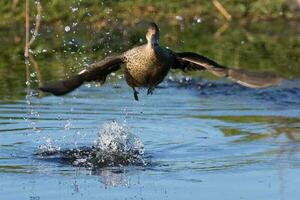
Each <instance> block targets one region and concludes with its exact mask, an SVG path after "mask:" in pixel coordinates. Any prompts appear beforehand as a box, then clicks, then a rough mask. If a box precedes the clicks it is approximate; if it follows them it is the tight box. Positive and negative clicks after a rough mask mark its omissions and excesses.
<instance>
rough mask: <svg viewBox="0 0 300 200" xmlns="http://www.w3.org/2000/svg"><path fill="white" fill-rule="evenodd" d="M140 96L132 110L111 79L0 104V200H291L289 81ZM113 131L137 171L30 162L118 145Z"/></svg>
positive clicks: (294, 92) (189, 85)
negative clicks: (133, 147) (132, 148)
mask: <svg viewBox="0 0 300 200" xmlns="http://www.w3.org/2000/svg"><path fill="white" fill-rule="evenodd" d="M186 80H188V81H186ZM116 85H117V86H118V87H116ZM141 93H142V94H141V98H140V99H141V101H140V102H135V101H134V100H133V97H132V93H131V89H130V88H128V86H127V85H126V84H125V83H124V81H123V80H120V81H117V82H111V83H108V84H106V85H105V86H104V87H96V86H91V87H87V86H83V87H81V88H80V89H79V90H76V91H75V92H73V93H72V94H70V95H67V96H65V97H63V98H59V97H53V96H47V97H43V98H39V97H31V98H30V102H31V104H30V105H29V104H28V103H26V101H25V100H19V101H14V102H2V103H1V107H0V112H1V115H0V123H1V134H0V141H1V142H0V146H1V151H0V161H1V162H0V163H1V164H0V177H1V181H0V190H1V193H0V194H1V196H2V197H1V198H4V199H19V198H21V197H22V198H23V199H52V198H60V199H88V198H103V199H183V198H189V199H199V197H201V198H204V199H220V198H222V199H253V198H259V199H270V198H271V199H297V195H298V194H299V191H298V190H297V188H298V185H299V180H300V179H299V177H298V173H299V164H300V151H299V150H300V146H299V142H300V135H299V129H300V127H299V125H300V116H299V113H300V112H299V105H300V98H299V97H300V92H299V81H297V80H294V81H285V82H283V84H282V85H280V86H278V87H274V88H268V89H263V90H251V89H246V88H244V87H241V86H238V85H236V84H233V83H230V82H223V81H219V82H214V83H208V82H207V81H204V80H201V79H197V78H196V79H192V80H190V79H184V80H173V79H172V80H169V81H166V82H165V83H164V84H162V86H161V88H159V89H157V90H155V93H154V95H152V96H147V95H145V93H146V91H142V92H141ZM87 96H88V97H89V98H87ZM170 97H171V98H170ZM28 110H31V112H32V113H35V114H34V115H30V116H29V117H28ZM24 118H26V119H24ZM113 121H116V122H113ZM32 124H34V128H33V126H32ZM103 124H104V126H103ZM105 124H106V125H105ZM122 131H123V136H124V135H125V137H129V136H131V134H134V135H135V136H134V138H135V139H136V140H139V141H140V142H141V143H142V144H143V145H144V147H143V145H140V146H139V147H138V149H141V150H143V152H144V154H145V155H143V156H145V159H147V162H148V163H147V164H146V165H136V164H135V163H133V164H129V165H114V166H106V167H99V168H94V169H92V168H89V167H87V168H85V167H78V166H74V165H72V164H70V163H66V162H61V161H62V156H61V155H58V156H55V157H52V158H51V157H47V156H44V157H41V156H39V155H37V154H36V153H37V152H39V150H41V145H45V146H44V148H45V149H47V150H52V151H54V152H55V151H59V150H62V149H65V150H66V149H74V148H75V149H76V148H77V149H80V148H81V147H90V148H91V147H93V146H95V145H96V146H97V144H98V145H99V144H100V143H101V141H102V146H103V141H114V142H116V144H123V143H124V141H125V140H124V139H123V140H120V138H122V137H121V136H120V133H121V132H122ZM98 132H100V133H99V134H100V135H98ZM116 132H117V133H119V135H118V136H115V135H114V134H111V133H116ZM103 134H104V136H103ZM121 135H122V134H121ZM112 136H113V137H115V138H118V139H115V138H114V139H111V138H112ZM105 137H106V139H105ZM103 138H104V139H103ZM107 138H110V139H107ZM95 142H96V143H95ZM128 144H132V143H128ZM106 148H107V145H106ZM108 149H116V148H108ZM146 157H147V158H146ZM216 191H218V192H216Z"/></svg>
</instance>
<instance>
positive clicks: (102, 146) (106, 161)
mask: <svg viewBox="0 0 300 200" xmlns="http://www.w3.org/2000/svg"><path fill="white" fill-rule="evenodd" d="M94 143H95V145H94V146H92V147H78V148H74V149H66V150H60V149H59V148H56V149H54V148H53V145H52V146H51V145H41V146H40V148H39V151H38V154H39V155H42V156H44V158H47V156H53V155H58V156H59V157H60V158H61V160H62V161H64V162H67V163H70V164H72V165H74V166H80V167H87V168H93V169H97V168H102V167H115V166H118V167H119V166H125V165H138V166H145V165H147V163H148V161H147V159H146V158H145V157H144V144H143V142H142V141H141V140H140V139H139V138H138V137H137V136H135V135H133V134H132V133H130V130H129V128H128V127H126V126H121V125H119V124H118V123H117V122H110V123H105V124H104V125H103V126H102V128H101V129H100V130H99V132H98V137H97V139H96V140H95V141H94ZM45 155H46V156H45Z"/></svg>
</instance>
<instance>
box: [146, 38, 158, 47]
mask: <svg viewBox="0 0 300 200" xmlns="http://www.w3.org/2000/svg"><path fill="white" fill-rule="evenodd" d="M147 46H148V47H150V48H154V47H156V46H158V39H157V37H155V36H152V37H151V38H149V40H148V42H147Z"/></svg>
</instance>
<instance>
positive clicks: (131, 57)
mask: <svg viewBox="0 0 300 200" xmlns="http://www.w3.org/2000/svg"><path fill="white" fill-rule="evenodd" d="M146 38H147V43H146V44H144V45H141V46H138V47H134V48H132V49H130V50H128V51H126V52H124V53H122V54H120V55H116V56H110V57H107V58H105V59H104V60H102V61H100V62H96V63H93V64H91V65H90V66H89V67H87V68H86V69H85V70H83V71H81V72H79V73H78V74H77V75H74V76H72V77H70V78H69V79H66V80H60V81H55V82H52V83H49V84H48V85H46V86H44V87H41V88H39V89H40V90H42V91H44V92H50V93H52V94H54V95H64V94H66V93H68V92H71V91H72V90H74V89H76V88H77V87H79V86H80V85H81V84H83V83H84V82H89V81H98V82H101V83H104V82H105V79H106V77H107V75H109V74H110V73H112V72H114V71H117V70H119V69H120V68H123V71H124V74H125V79H126V81H127V83H128V85H129V86H130V87H132V88H133V91H134V98H135V100H138V92H137V91H136V87H146V88H148V94H152V92H153V90H154V88H155V87H156V86H157V85H158V84H159V83H161V82H162V81H163V80H164V78H165V76H166V75H167V73H168V72H169V71H170V69H172V68H173V69H176V68H179V69H181V70H183V71H189V70H207V71H208V72H211V73H213V74H214V75H216V76H220V77H226V78H229V79H230V80H233V81H235V82H237V83H239V84H241V85H244V86H247V87H252V88H261V87H269V86H272V85H274V84H277V83H279V81H280V79H279V78H277V77H275V76H274V75H271V74H269V73H254V72H247V71H242V70H239V69H233V68H228V67H225V66H223V65H220V64H218V63H216V62H214V61H213V60H210V59H209V58H206V57H204V56H201V55H199V54H196V53H193V52H182V53H175V52H173V51H171V50H169V49H167V48H164V47H161V46H159V43H158V40H159V29H158V26H157V25H156V24H155V23H150V24H149V27H148V30H147V33H146Z"/></svg>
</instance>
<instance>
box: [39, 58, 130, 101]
mask: <svg viewBox="0 0 300 200" xmlns="http://www.w3.org/2000/svg"><path fill="white" fill-rule="evenodd" d="M123 62H124V59H123V57H122V56H111V57H107V58H105V59H104V60H102V61H100V62H96V63H93V64H91V65H89V66H88V67H87V68H86V69H84V70H82V71H81V72H79V73H78V74H76V75H74V76H72V77H70V78H68V79H65V80H58V81H53V82H50V83H49V84H47V85H45V86H43V87H40V88H39V90H41V91H43V92H49V93H52V94H54V95H57V96H59V95H64V94H67V93H69V92H71V91H73V90H74V89H76V88H78V87H79V86H80V85H82V84H83V83H84V82H90V81H99V82H100V83H101V84H103V83H104V82H105V79H106V77H107V75H109V74H110V73H112V72H114V71H117V70H118V69H120V67H121V64H122V63H123Z"/></svg>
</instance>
